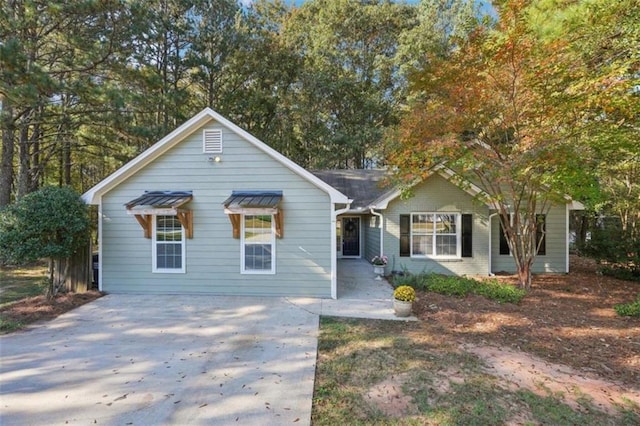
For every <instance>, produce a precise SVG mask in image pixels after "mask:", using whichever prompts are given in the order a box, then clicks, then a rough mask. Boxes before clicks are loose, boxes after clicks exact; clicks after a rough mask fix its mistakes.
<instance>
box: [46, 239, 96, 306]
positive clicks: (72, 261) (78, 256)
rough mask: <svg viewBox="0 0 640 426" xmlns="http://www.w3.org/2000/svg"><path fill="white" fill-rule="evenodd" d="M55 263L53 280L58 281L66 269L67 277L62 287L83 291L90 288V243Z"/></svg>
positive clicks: (91, 278) (78, 291) (72, 290)
mask: <svg viewBox="0 0 640 426" xmlns="http://www.w3.org/2000/svg"><path fill="white" fill-rule="evenodd" d="M56 263H57V264H56V265H55V269H54V271H55V276H54V280H55V282H60V280H61V278H62V276H63V275H64V273H65V269H66V271H67V279H66V280H65V283H64V289H65V290H66V291H69V292H75V293H84V292H86V291H87V290H89V289H91V283H92V281H93V266H92V262H91V243H90V242H87V244H86V245H85V246H84V247H83V248H81V249H79V250H78V251H77V252H76V253H75V254H74V255H73V256H72V257H70V258H69V259H63V260H61V261H56Z"/></svg>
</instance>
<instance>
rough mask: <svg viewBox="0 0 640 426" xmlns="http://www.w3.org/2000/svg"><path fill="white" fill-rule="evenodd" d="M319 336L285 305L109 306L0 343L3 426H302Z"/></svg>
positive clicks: (189, 301) (204, 300)
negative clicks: (163, 425) (168, 425)
mask: <svg viewBox="0 0 640 426" xmlns="http://www.w3.org/2000/svg"><path fill="white" fill-rule="evenodd" d="M317 333H318V315H317V314H313V313H311V312H309V311H308V310H306V309H304V308H303V307H301V306H299V305H295V304H293V303H290V302H289V301H287V300H286V299H283V298H251V297H216V296H155V295H154V296H144V295H136V296H131V295H109V296H105V297H103V298H101V299H99V300H97V301H95V302H93V303H90V304H88V305H85V306H82V307H80V308H78V309H76V310H74V311H72V312H69V313H67V314H65V315H62V316H61V317H59V318H57V319H55V320H53V321H51V322H48V323H46V324H42V325H39V326H37V327H35V328H33V329H30V330H27V331H24V332H19V333H14V334H12V335H8V336H3V337H1V338H0V355H1V365H0V413H1V414H0V415H1V418H0V424H2V425H30V424H34V425H44V424H46V425H52V424H83V425H86V424H102V425H104V424H108V425H156V424H182V425H186V424H189V425H192V424H207V425H212V424H216V425H217V424H225V425H226V424H239V425H274V424H308V423H309V421H310V413H311V398H312V393H313V380H314V373H315V362H316V350H317Z"/></svg>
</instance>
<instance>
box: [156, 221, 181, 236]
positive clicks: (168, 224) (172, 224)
mask: <svg viewBox="0 0 640 426" xmlns="http://www.w3.org/2000/svg"><path fill="white" fill-rule="evenodd" d="M156 241H182V225H181V224H180V221H179V220H178V218H177V217H176V216H158V217H157V218H156Z"/></svg>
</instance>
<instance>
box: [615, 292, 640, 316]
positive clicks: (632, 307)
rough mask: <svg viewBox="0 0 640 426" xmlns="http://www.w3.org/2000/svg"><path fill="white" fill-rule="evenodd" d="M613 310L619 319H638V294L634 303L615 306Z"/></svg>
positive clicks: (639, 313)
mask: <svg viewBox="0 0 640 426" xmlns="http://www.w3.org/2000/svg"><path fill="white" fill-rule="evenodd" d="M613 309H615V311H616V313H617V314H618V315H620V316H621V317H640V294H638V298H637V299H636V301H635V302H631V303H622V304H620V305H615V306H614V307H613Z"/></svg>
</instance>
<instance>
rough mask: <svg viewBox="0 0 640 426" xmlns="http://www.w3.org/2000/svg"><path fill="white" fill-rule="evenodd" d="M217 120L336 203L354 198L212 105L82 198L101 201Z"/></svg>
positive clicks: (96, 202) (347, 201) (94, 201)
mask: <svg viewBox="0 0 640 426" xmlns="http://www.w3.org/2000/svg"><path fill="white" fill-rule="evenodd" d="M211 120H214V121H216V122H218V123H219V124H221V125H222V126H224V127H225V128H227V129H228V130H230V131H231V132H233V133H235V134H237V135H238V136H240V137H242V138H243V139H245V140H246V141H247V142H249V143H251V144H252V145H254V146H255V147H256V148H258V149H259V150H261V151H262V152H264V153H265V154H266V155H268V156H269V157H271V158H273V159H274V160H276V161H277V162H279V163H280V164H282V165H283V166H284V167H286V168H288V169H289V170H291V171H292V172H293V173H295V174H297V175H298V176H300V177H302V178H303V179H305V180H307V181H309V182H310V183H311V184H313V185H315V186H316V187H318V188H320V189H321V190H323V191H324V192H326V193H327V194H328V195H329V197H330V198H331V202H332V203H338V204H348V203H349V202H350V200H349V199H348V198H347V196H346V195H344V194H343V193H341V192H340V191H338V190H337V189H335V188H333V187H332V186H331V185H329V184H327V183H326V182H324V181H323V180H321V179H319V178H318V177H316V176H315V175H314V174H313V173H311V172H309V171H307V170H306V169H304V168H302V167H300V166H299V165H297V164H296V163H294V162H293V161H291V160H290V159H288V158H287V157H285V156H284V155H282V154H280V153H279V152H278V151H276V150H275V149H273V148H271V147H270V146H268V145H267V144H265V143H264V142H262V141H260V140H259V139H258V138H256V137H255V136H253V135H251V134H250V133H249V132H247V131H245V130H243V129H241V128H240V127H238V126H237V125H235V124H233V123H232V122H231V121H229V120H227V119H226V118H224V117H223V116H221V115H220V114H218V113H217V112H215V111H213V110H212V109H211V108H205V109H203V110H202V111H200V112H199V113H198V114H196V115H195V116H193V117H192V118H190V119H189V120H187V121H186V122H185V123H184V124H182V125H181V126H180V127H178V128H177V129H175V130H174V131H172V132H171V133H169V134H168V135H167V136H165V137H164V138H162V139H160V140H159V141H158V142H156V143H155V144H154V145H152V146H151V147H150V148H148V149H147V150H146V151H144V152H142V153H141V154H140V155H138V156H137V157H135V158H134V159H133V160H131V161H129V162H128V163H127V164H125V165H124V166H122V167H120V168H119V169H118V170H116V171H115V172H113V173H112V174H111V175H109V176H107V177H106V178H105V179H103V180H102V181H100V182H99V183H98V184H96V185H95V186H94V187H93V188H91V189H89V190H88V191H87V192H85V193H84V194H82V199H83V200H84V202H85V203H87V204H99V203H100V199H101V198H102V195H104V194H106V193H107V192H109V191H110V190H111V189H113V188H115V187H116V186H118V185H119V184H120V183H122V182H124V181H125V180H126V179H128V178H129V177H131V176H132V175H133V174H134V173H136V172H137V171H139V170H141V169H142V168H144V167H145V166H146V165H148V164H149V163H151V162H152V161H153V160H155V159H156V158H158V157H160V156H161V155H162V154H164V153H165V152H167V151H168V150H169V149H171V148H172V147H174V146H176V145H177V144H178V143H179V142H181V141H182V140H184V139H185V138H186V137H187V136H189V135H190V134H191V133H193V132H194V131H195V130H197V129H198V128H199V127H201V126H203V125H204V124H206V123H207V122H209V121H211Z"/></svg>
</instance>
